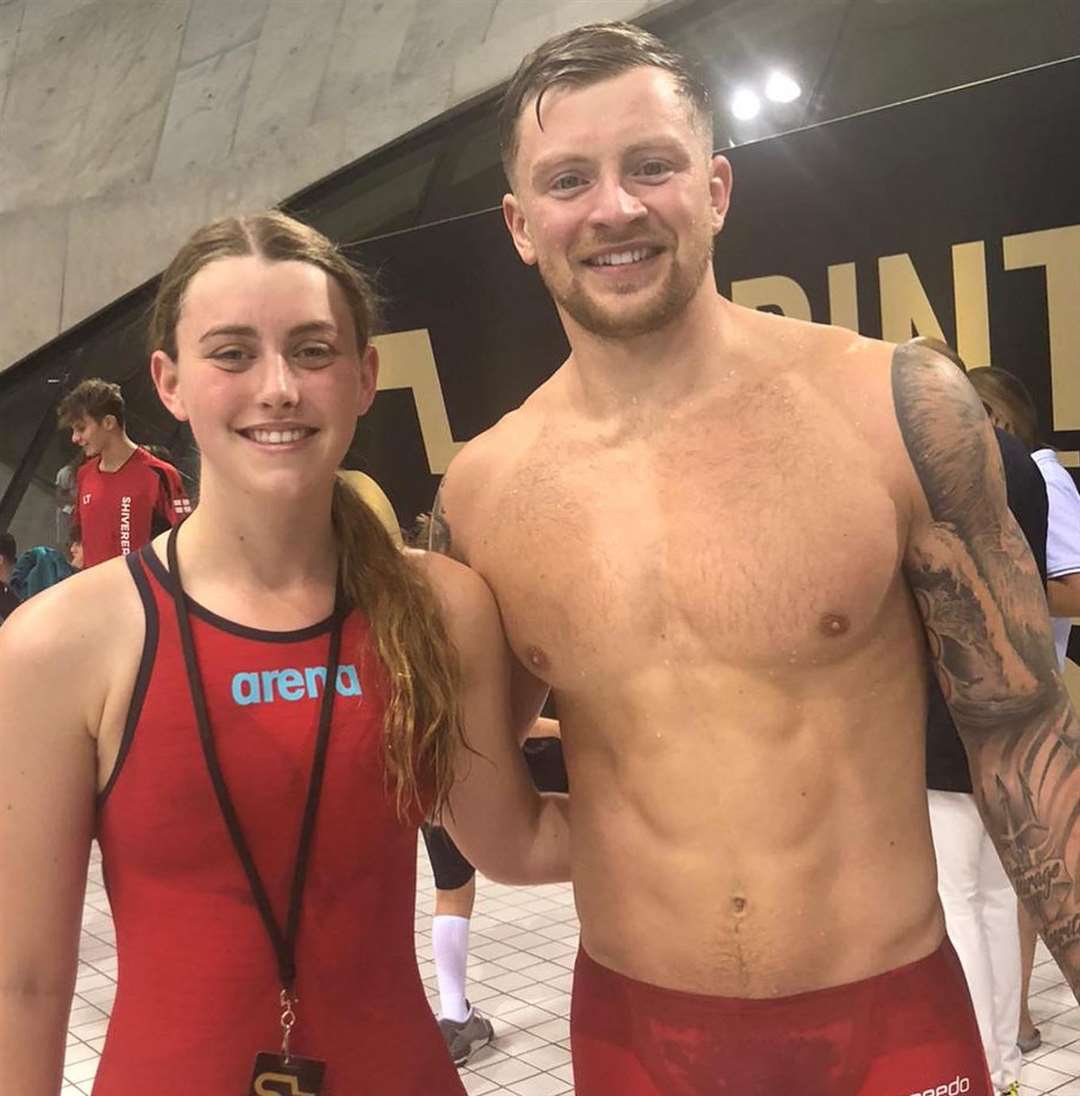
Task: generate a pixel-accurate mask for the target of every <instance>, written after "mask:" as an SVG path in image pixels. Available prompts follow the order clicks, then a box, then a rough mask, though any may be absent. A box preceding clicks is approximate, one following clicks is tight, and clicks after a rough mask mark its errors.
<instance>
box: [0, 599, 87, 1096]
mask: <svg viewBox="0 0 1080 1096" xmlns="http://www.w3.org/2000/svg"><path fill="white" fill-rule="evenodd" d="M55 593H56V596H53V592H52V591H48V592H46V593H45V594H41V595H39V596H38V597H37V598H34V599H33V600H32V601H30V602H28V603H27V604H26V605H24V606H23V607H22V608H20V609H19V610H18V611H17V612H16V613H15V614H13V615H12V616H11V617H10V618H9V619H8V620H7V621H6V622H5V624H4V626H3V627H2V628H0V758H2V759H3V760H2V762H0V880H2V884H0V885H2V886H3V898H2V900H0V1063H3V1065H2V1067H0V1068H2V1074H3V1078H4V1085H3V1088H4V1090H5V1091H10V1092H17V1093H19V1096H56V1093H58V1092H59V1091H60V1084H61V1077H62V1071H63V1063H64V1044H65V1041H66V1029H67V1020H68V1015H69V1013H70V1009H71V998H72V993H73V991H74V986H75V971H76V966H77V963H78V947H79V930H80V926H81V922H82V905H83V895H84V891H85V888H86V870H87V862H88V859H89V853H90V841H91V837H92V835H93V827H94V796H95V781H96V760H95V756H96V753H95V743H94V739H93V738H92V737H91V735H90V734H89V732H88V723H87V715H88V713H87V712H86V711H85V710H84V708H85V706H86V696H87V690H86V688H85V687H84V686H83V682H85V681H86V679H87V678H88V676H92V675H93V667H92V666H91V661H92V659H93V655H94V644H93V642H92V641H91V640H90V639H89V637H88V636H87V635H86V633H85V629H84V627H83V626H82V625H81V624H80V619H79V617H77V616H72V614H71V609H72V607H73V606H72V599H71V598H70V597H66V596H64V594H66V591H63V592H62V587H57V589H56V592H55ZM79 600H81V599H79ZM83 608H84V610H85V602H84V604H83ZM95 612H100V610H95ZM80 640H82V641H83V642H82V643H81V645H80ZM80 646H81V648H82V649H80Z"/></svg>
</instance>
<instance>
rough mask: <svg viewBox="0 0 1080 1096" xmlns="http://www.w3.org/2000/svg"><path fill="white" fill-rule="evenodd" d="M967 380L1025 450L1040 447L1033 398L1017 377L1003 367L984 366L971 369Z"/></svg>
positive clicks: (1036, 413)
mask: <svg viewBox="0 0 1080 1096" xmlns="http://www.w3.org/2000/svg"><path fill="white" fill-rule="evenodd" d="M968 380H969V381H971V386H972V387H973V388H974V389H975V391H976V392H978V394H979V398H980V399H981V400H982V401H983V403H984V404H985V405H986V407H987V409H988V410H989V411H990V412H991V414H993V415H995V416H996V417H997V418H999V419H1002V420H1004V422H1005V424H1006V425H1005V427H1004V428H1005V429H1006V430H1008V432H1009V433H1010V434H1013V435H1014V436H1015V437H1017V438H1019V439H1020V440H1021V441H1022V442H1023V443H1024V445H1025V446H1027V450H1028V452H1029V453H1033V452H1034V451H1035V450H1036V449H1040V448H1042V444H1043V443H1042V442H1041V441H1040V439H1039V415H1038V412H1037V411H1036V410H1035V401H1034V400H1033V399H1032V398H1031V393H1030V392H1029V391H1028V390H1027V385H1025V384H1024V382H1023V381H1022V380H1020V378H1019V377H1015V376H1013V374H1012V373H1010V372H1009V371H1008V370H1006V369H997V368H995V367H992V366H986V367H984V368H981V369H972V370H971V372H970V373H968Z"/></svg>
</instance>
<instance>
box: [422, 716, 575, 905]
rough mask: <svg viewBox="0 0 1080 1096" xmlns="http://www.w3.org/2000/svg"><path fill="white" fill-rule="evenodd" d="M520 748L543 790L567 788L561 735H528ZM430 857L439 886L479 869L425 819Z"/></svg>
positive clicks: (456, 883) (450, 886) (451, 886)
mask: <svg viewBox="0 0 1080 1096" xmlns="http://www.w3.org/2000/svg"><path fill="white" fill-rule="evenodd" d="M521 752H522V753H523V754H524V755H525V763H526V764H527V765H528V766H529V773H530V774H531V776H532V778H533V783H534V784H535V785H536V787H537V789H538V790H539V791H542V792H568V791H569V790H570V785H569V782H568V781H567V778H566V765H565V764H564V763H563V752H562V742H561V741H560V740H559V739H558V738H527V739H526V740H525V745H524V746H523V747H522V749H521ZM421 832H422V833H423V835H424V844H425V845H426V846H427V852H428V859H429V860H430V861H431V870H432V873H433V874H434V876H435V886H436V887H437V888H438V889H439V890H457V889H458V888H459V887H463V886H465V884H466V883H468V881H469V880H470V879H472V877H473V876H474V875H475V874H476V869H475V868H474V867H473V866H472V864H470V863H469V862H468V860H466V859H465V857H464V856H462V855H461V851H460V850H459V849H458V847H457V845H455V844H454V842H453V841H452V840H451V839H450V835H449V834H448V833H447V832H446V830H444V829H443V828H442V826H432V825H430V824H428V823H425V824H424V825H423V826H422V827H421Z"/></svg>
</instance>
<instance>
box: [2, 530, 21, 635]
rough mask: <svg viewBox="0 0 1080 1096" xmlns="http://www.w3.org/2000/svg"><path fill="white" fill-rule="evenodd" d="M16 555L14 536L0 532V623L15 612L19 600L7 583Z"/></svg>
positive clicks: (17, 550) (16, 548)
mask: <svg viewBox="0 0 1080 1096" xmlns="http://www.w3.org/2000/svg"><path fill="white" fill-rule="evenodd" d="M18 556H19V549H18V546H17V544H16V542H15V537H14V536H13V535H12V534H11V533H0V623H2V622H3V621H5V620H6V619H7V618H8V617H9V616H11V614H12V613H13V612H15V610H16V609H17V608H18V607H19V604H20V601H21V599H20V598H19V597H18V595H17V594H16V593H15V591H14V590H12V588H11V586H10V585H9V583H10V582H11V574H12V572H13V571H14V570H15V561H16V560H17V559H18Z"/></svg>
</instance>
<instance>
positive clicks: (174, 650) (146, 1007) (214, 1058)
mask: <svg viewBox="0 0 1080 1096" xmlns="http://www.w3.org/2000/svg"><path fill="white" fill-rule="evenodd" d="M149 552H150V550H149V549H147V552H146V553H141V554H139V555H138V556H137V557H132V559H131V560H129V567H131V569H132V572H133V574H137V575H138V577H139V580H140V591H141V593H142V594H143V599H144V604H148V619H149V620H150V625H151V627H150V629H148V633H149V632H152V631H153V630H154V628H153V617H154V616H155V615H156V616H157V618H158V622H159V623H158V628H157V630H158V632H159V634H158V636H157V640H156V646H155V645H154V644H153V643H152V640H153V636H150V639H151V649H150V650H148V651H147V652H146V653H145V654H144V664H145V663H146V661H147V660H148V659H151V658H152V669H151V670H150V671H149V675H148V679H147V681H146V687H145V695H144V696H140V691H141V688H142V686H141V683H140V685H137V687H136V696H135V697H134V699H133V710H132V713H131V715H130V716H129V724H130V723H131V722H132V721H133V720H134V724H135V725H134V733H133V735H132V737H131V738H130V746H129V748H128V749H127V753H126V756H125V755H122V762H121V765H120V768H119V769H118V772H117V774H116V775H115V777H114V780H113V782H112V783H111V785H110V787H108V788H106V789H105V792H104V793H103V794H104V799H103V802H102V803H101V804H100V805H99V817H98V823H99V825H98V835H99V840H100V843H101V848H102V853H103V861H104V869H105V879H106V885H107V888H108V892H109V899H110V901H111V903H112V908H113V914H114V917H115V921H116V939H117V950H118V953H119V972H118V991H117V995H116V1002H115V1005H114V1008H113V1013H112V1020H111V1023H110V1026H109V1031H108V1037H107V1040H106V1044H105V1048H104V1053H103V1056H102V1060H101V1064H100V1067H99V1070H98V1073H97V1079H96V1083H95V1086H94V1094H95V1096H149V1094H151V1093H152V1094H153V1096H189V1094H190V1093H193V1092H205V1093H212V1094H214V1096H227V1094H232V1093H236V1094H240V1093H243V1092H247V1091H248V1085H249V1082H250V1079H251V1070H252V1066H253V1064H254V1060H255V1056H256V1054H257V1053H258V1052H260V1051H276V1050H277V1049H278V1048H279V1047H280V1044H281V1031H280V1025H279V1022H278V1020H279V1014H280V1010H279V1008H278V991H279V984H278V977H277V966H276V962H275V958H274V953H273V950H272V948H271V945H270V941H269V937H268V936H267V934H266V931H265V929H264V927H263V924H262V921H261V920H260V918H259V915H258V911H257V909H256V907H255V904H254V901H253V899H252V896H251V892H250V890H249V887H248V883H247V880H246V878H245V876H244V873H243V870H242V868H241V866H240V861H239V859H238V857H237V855H236V852H235V850H234V848H233V846H232V843H231V841H230V838H229V835H228V831H227V829H226V827H225V824H224V822H223V820H222V817H221V813H220V810H219V808H218V804H217V802H216V799H215V797H214V793H213V788H212V786H211V783H210V778H209V775H208V773H207V769H206V765H205V762H204V759H203V754H202V749H201V745H200V742H199V735H198V731H197V728H196V724H195V720H194V716H193V713H192V707H191V700H190V696H189V691H188V683H187V677H186V673H185V669H184V660H183V654H182V651H181V647H180V641H179V633H178V630H177V625H176V618H175V612H174V609H173V604H172V600H171V594H170V593H169V592H167V591H166V590H165V589H164V588H163V586H162V582H163V581H168V579H167V576H166V575H165V572H164V569H163V568H161V565H160V563H158V562H157V561H156V560H155V561H154V563H153V564H152V565H151V566H149V567H147V566H146V564H145V562H144V560H145V558H146V556H147V555H148V553H149ZM190 619H191V623H192V629H193V633H194V640H195V645H196V649H197V652H198V657H199V663H200V667H201V669H202V674H203V679H204V682H205V688H206V695H207V702H208V706H209V711H210V719H211V725H212V727H213V730H214V738H215V742H216V743H217V748H218V754H219V757H220V760H221V765H222V769H223V772H224V776H225V780H226V783H227V786H228V788H229V789H230V792H231V794H232V797H233V801H234V804H235V806H236V809H237V812H238V814H239V818H240V820H241V825H242V827H243V830H244V833H245V835H246V837H247V840H248V842H249V844H250V846H251V848H252V852H253V856H254V858H255V862H256V865H257V866H258V868H259V871H260V873H261V875H262V877H263V880H264V883H265V884H266V887H267V890H268V892H269V894H270V898H271V901H272V904H273V907H274V910H275V913H276V915H277V917H278V919H279V923H283V921H284V911H285V907H286V904H287V895H288V891H289V885H290V881H291V872H292V868H293V861H294V857H295V849H296V843H297V837H298V834H299V829H300V821H301V815H302V811H303V804H304V800H305V797H306V794H307V786H308V777H309V773H310V766H311V761H312V757H313V755H314V743H315V733H316V724H317V722H318V708H319V700H318V694H321V682H319V681H318V680H317V678H312V679H311V680H312V681H314V682H315V685H314V689H315V692H316V694H317V695H316V696H315V697H312V696H309V695H308V688H309V683H308V676H307V675H306V673H305V671H306V670H307V669H308V668H310V667H325V664H326V658H327V652H328V645H329V634H330V629H329V623H328V622H327V623H326V624H324V625H321V626H315V627H314V628H310V629H305V630H304V631H303V632H294V633H254V632H251V631H250V630H248V629H241V628H238V627H237V626H236V625H232V624H230V623H229V622H224V621H221V620H220V618H215V617H213V616H212V615H210V614H206V613H205V611H197V610H195V609H193V611H192V613H191V618H190ZM341 652H342V653H341V665H342V674H343V676H342V677H341V678H339V680H341V681H342V682H343V684H342V689H339V693H338V696H337V698H336V700H335V708H334V720H333V726H332V732H331V736H330V744H329V752H328V755H327V764H326V774H325V780H324V784H323V789H322V799H321V803H320V807H319V813H318V817H317V822H316V827H315V835H314V840H313V845H312V853H311V860H310V865H309V869H308V881H307V888H306V891H305V898H304V907H303V915H302V921H301V928H300V936H299V943H298V947H297V960H298V966H299V979H298V984H297V991H298V994H299V1005H298V1007H297V1014H298V1022H297V1025H296V1028H295V1030H294V1032H293V1041H292V1049H293V1051H294V1053H296V1054H299V1055H302V1056H306V1057H311V1058H321V1059H324V1060H325V1061H326V1062H327V1063H328V1066H327V1074H326V1089H325V1092H326V1096H358V1094H360V1093H365V1092H371V1093H379V1094H380V1096H461V1094H462V1093H463V1091H464V1090H463V1089H462V1086H461V1082H460V1080H459V1079H458V1076H457V1072H456V1070H455V1069H454V1068H453V1066H452V1065H451V1063H450V1060H449V1057H448V1055H447V1052H446V1047H445V1044H444V1042H443V1040H442V1038H441V1036H440V1034H439V1031H438V1028H437V1026H436V1024H435V1020H434V1017H433V1016H432V1013H431V1009H430V1008H429V1006H428V1004H427V1001H426V999H425V996H424V990H423V986H422V984H421V981H420V977H419V973H418V970H417V966H416V956H415V950H414V941H413V924H414V912H415V886H416V880H415V873H416V839H417V822H418V819H410V820H409V821H408V822H407V823H403V822H401V821H399V820H398V819H397V817H396V815H395V811H394V806H393V804H392V802H391V799H390V797H389V795H388V794H387V792H386V790H385V785H384V770H383V765H382V741H381V735H382V720H383V712H384V702H383V677H382V674H383V671H382V669H381V665H380V664H377V663H376V661H375V658H374V656H373V655H372V654H371V647H370V642H369V638H368V631H367V626H366V623H365V621H364V619H363V617H362V616H361V615H360V614H359V613H352V614H351V615H350V616H349V618H348V620H347V621H346V625H345V630H344V634H343V637H342V647H341ZM289 670H291V671H293V672H292V673H288V672H287V671H289ZM264 671H267V673H265V674H264ZM274 671H278V672H279V673H278V675H277V676H273V672H274ZM238 674H239V675H243V676H240V677H237V676H236V675H238ZM142 676H143V675H142V674H141V673H140V678H142ZM357 683H358V684H359V686H360V688H362V690H363V695H361V696H357V695H342V690H344V692H346V693H350V692H352V693H355V691H356V690H355V687H354V686H355V685H356V684H357ZM268 697H272V699H268ZM293 697H296V698H297V699H290V698H293ZM238 699H239V700H240V701H242V702H241V703H238V702H237V701H238ZM129 730H130V727H129Z"/></svg>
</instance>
